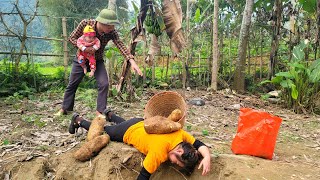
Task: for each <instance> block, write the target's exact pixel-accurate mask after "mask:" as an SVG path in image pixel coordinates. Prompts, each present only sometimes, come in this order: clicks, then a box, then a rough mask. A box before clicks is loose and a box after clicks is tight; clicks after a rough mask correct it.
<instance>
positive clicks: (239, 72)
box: [234, 0, 253, 93]
mask: <svg viewBox="0 0 320 180" xmlns="http://www.w3.org/2000/svg"><path fill="white" fill-rule="evenodd" d="M252 9H253V0H246V6H245V8H244V12H243V18H242V24H241V30H240V37H239V45H238V58H237V64H236V70H235V76H234V89H235V90H237V91H238V92H240V93H243V92H245V65H246V52H247V43H248V37H249V28H250V24H251V15H252Z"/></svg>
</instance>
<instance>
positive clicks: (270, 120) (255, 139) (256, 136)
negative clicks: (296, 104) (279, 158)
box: [231, 108, 282, 159]
mask: <svg viewBox="0 0 320 180" xmlns="http://www.w3.org/2000/svg"><path fill="white" fill-rule="evenodd" d="M281 122H282V119H281V118H279V117H277V116H274V115H271V114H269V113H267V112H262V111H258V110H254V109H250V108H241V109H240V116H239V122H238V131H237V134H236V136H235V138H234V139H233V141H232V146H231V150H232V152H233V153H234V154H246V155H252V156H257V157H262V158H266V159H272V156H273V151H274V148H275V144H276V139H277V135H278V131H279V127H280V124H281Z"/></svg>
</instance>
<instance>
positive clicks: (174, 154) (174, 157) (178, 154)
mask: <svg viewBox="0 0 320 180" xmlns="http://www.w3.org/2000/svg"><path fill="white" fill-rule="evenodd" d="M182 154H183V150H182V153H181V151H174V152H171V153H169V160H170V162H171V163H172V164H176V165H178V166H180V167H184V164H183V162H181V161H180V160H179V158H178V157H181V155H182Z"/></svg>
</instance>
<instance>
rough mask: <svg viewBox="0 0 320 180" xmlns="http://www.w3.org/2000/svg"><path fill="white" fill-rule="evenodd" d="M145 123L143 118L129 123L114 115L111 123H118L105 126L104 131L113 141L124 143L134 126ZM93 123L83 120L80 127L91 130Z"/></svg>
mask: <svg viewBox="0 0 320 180" xmlns="http://www.w3.org/2000/svg"><path fill="white" fill-rule="evenodd" d="M140 121H143V118H132V119H129V120H128V121H126V120H124V119H123V118H122V117H119V116H117V115H115V114H112V116H111V119H110V122H114V123H116V124H115V125H112V126H105V127H104V131H105V132H106V133H107V134H108V135H109V136H110V140H111V141H118V142H123V136H124V134H125V133H126V131H127V130H128V128H129V127H131V126H132V125H134V124H136V123H138V122H140ZM90 125H91V122H89V121H87V120H82V121H81V122H80V126H81V127H83V128H85V129H86V130H89V128H90Z"/></svg>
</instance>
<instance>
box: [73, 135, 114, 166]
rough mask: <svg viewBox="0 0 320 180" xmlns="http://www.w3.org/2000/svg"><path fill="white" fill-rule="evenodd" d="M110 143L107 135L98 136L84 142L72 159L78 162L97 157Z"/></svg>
mask: <svg viewBox="0 0 320 180" xmlns="http://www.w3.org/2000/svg"><path fill="white" fill-rule="evenodd" d="M109 141H110V136H109V135H108V134H104V135H100V136H97V137H95V138H94V139H92V140H90V141H87V142H85V143H84V144H83V145H82V146H81V148H80V149H79V150H77V151H76V152H75V153H74V157H75V158H76V159H77V160H79V161H86V160H88V159H90V158H91V157H93V156H95V155H97V154H98V153H99V152H100V151H101V149H102V148H104V147H105V146H106V145H107V144H108V142H109Z"/></svg>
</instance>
